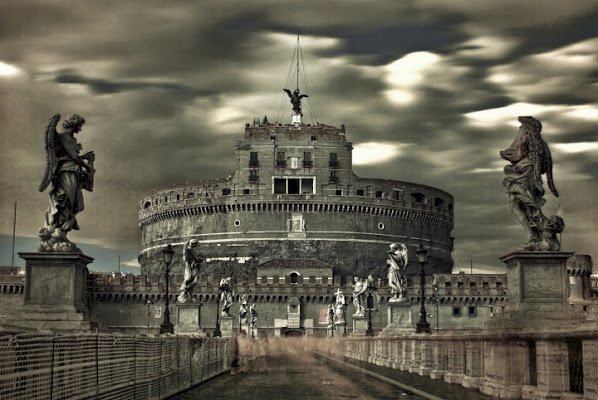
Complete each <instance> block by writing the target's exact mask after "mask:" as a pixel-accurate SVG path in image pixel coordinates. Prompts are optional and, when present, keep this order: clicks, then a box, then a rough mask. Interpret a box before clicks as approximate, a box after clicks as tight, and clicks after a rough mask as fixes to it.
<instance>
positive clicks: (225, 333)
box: [220, 317, 235, 337]
mask: <svg viewBox="0 0 598 400" xmlns="http://www.w3.org/2000/svg"><path fill="white" fill-rule="evenodd" d="M234 320H235V317H220V331H221V332H222V337H232V336H233V321H234Z"/></svg>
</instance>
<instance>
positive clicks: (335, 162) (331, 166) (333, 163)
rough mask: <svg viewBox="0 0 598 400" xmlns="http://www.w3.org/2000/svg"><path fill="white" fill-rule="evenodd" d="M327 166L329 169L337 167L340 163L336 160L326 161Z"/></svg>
mask: <svg viewBox="0 0 598 400" xmlns="http://www.w3.org/2000/svg"><path fill="white" fill-rule="evenodd" d="M328 166H329V167H330V169H339V168H340V163H339V162H338V161H328Z"/></svg>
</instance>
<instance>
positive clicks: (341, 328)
mask: <svg viewBox="0 0 598 400" xmlns="http://www.w3.org/2000/svg"><path fill="white" fill-rule="evenodd" d="M333 329H334V336H336V337H343V336H344V335H345V334H346V333H347V325H346V324H334V328H333Z"/></svg>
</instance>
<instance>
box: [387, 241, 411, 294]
mask: <svg viewBox="0 0 598 400" xmlns="http://www.w3.org/2000/svg"><path fill="white" fill-rule="evenodd" d="M388 257H389V259H388V260H387V261H386V263H387V264H388V285H389V286H390V290H391V291H392V292H393V294H394V297H393V298H392V299H391V300H390V301H391V302H392V301H395V302H396V301H402V300H404V297H403V296H405V294H406V293H407V285H406V283H405V276H404V271H405V267H406V266H407V262H408V256H407V246H405V245H404V244H402V243H393V244H391V245H390V248H389V250H388Z"/></svg>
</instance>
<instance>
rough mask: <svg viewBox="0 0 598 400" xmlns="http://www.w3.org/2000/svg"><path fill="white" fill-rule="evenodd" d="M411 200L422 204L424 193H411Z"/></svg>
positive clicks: (424, 197)
mask: <svg viewBox="0 0 598 400" xmlns="http://www.w3.org/2000/svg"><path fill="white" fill-rule="evenodd" d="M411 201H412V202H414V203H421V204H424V203H425V202H426V195H425V194H422V193H411Z"/></svg>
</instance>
